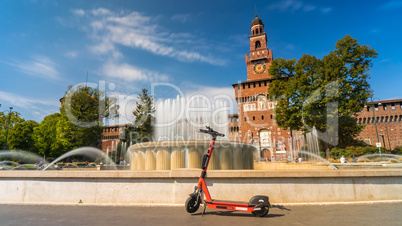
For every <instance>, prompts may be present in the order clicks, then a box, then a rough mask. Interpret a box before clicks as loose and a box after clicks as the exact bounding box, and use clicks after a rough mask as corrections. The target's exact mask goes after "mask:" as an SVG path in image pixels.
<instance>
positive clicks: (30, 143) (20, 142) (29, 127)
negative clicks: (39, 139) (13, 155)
mask: <svg viewBox="0 0 402 226" xmlns="http://www.w3.org/2000/svg"><path fill="white" fill-rule="evenodd" d="M38 125H39V123H37V122H35V121H33V120H28V121H23V122H18V123H16V124H15V125H14V126H13V128H12V129H11V130H10V132H9V138H8V141H7V143H8V146H9V147H10V149H13V150H24V151H30V152H34V153H36V152H37V149H36V147H35V145H34V140H33V138H32V134H33V131H34V129H35V127H37V126H38Z"/></svg>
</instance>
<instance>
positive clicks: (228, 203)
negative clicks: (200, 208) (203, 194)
mask: <svg viewBox="0 0 402 226" xmlns="http://www.w3.org/2000/svg"><path fill="white" fill-rule="evenodd" d="M205 203H207V204H214V205H233V206H244V207H253V206H255V205H252V204H249V203H248V202H237V201H225V200H214V199H213V200H212V201H207V200H205Z"/></svg>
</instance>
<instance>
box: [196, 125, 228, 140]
mask: <svg viewBox="0 0 402 226" xmlns="http://www.w3.org/2000/svg"><path fill="white" fill-rule="evenodd" d="M207 129H208V130H206V129H200V133H207V134H210V135H212V136H215V137H219V136H221V137H224V136H225V134H222V133H218V132H216V131H214V130H213V129H211V127H209V126H207Z"/></svg>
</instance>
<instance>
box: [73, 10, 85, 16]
mask: <svg viewBox="0 0 402 226" xmlns="http://www.w3.org/2000/svg"><path fill="white" fill-rule="evenodd" d="M71 12H72V13H73V14H75V15H77V16H84V15H85V11H84V10H83V9H73V10H71Z"/></svg>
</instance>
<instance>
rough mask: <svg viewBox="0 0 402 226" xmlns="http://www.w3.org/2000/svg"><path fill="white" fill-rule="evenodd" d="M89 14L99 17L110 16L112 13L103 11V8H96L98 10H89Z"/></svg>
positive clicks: (106, 10)
mask: <svg viewBox="0 0 402 226" xmlns="http://www.w3.org/2000/svg"><path fill="white" fill-rule="evenodd" d="M91 13H92V14H93V15H94V16H101V15H109V14H112V12H110V10H108V9H105V8H98V9H94V10H91Z"/></svg>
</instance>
